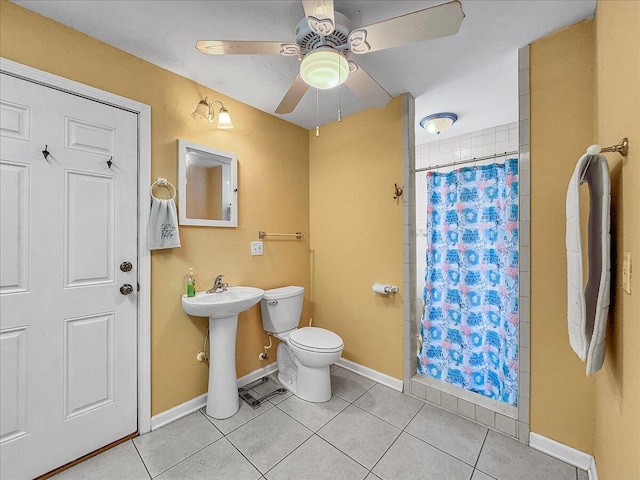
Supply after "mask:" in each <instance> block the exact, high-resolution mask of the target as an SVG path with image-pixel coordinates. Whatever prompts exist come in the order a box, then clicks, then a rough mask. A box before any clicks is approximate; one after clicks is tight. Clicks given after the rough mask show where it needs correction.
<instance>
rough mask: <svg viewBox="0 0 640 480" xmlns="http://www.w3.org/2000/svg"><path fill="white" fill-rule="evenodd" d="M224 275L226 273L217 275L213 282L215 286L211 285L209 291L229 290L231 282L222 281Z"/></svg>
mask: <svg viewBox="0 0 640 480" xmlns="http://www.w3.org/2000/svg"><path fill="white" fill-rule="evenodd" d="M222 277H224V275H218V276H217V277H216V279H215V281H214V282H213V287H211V290H207V293H220V292H226V291H227V287H228V286H229V284H228V283H222Z"/></svg>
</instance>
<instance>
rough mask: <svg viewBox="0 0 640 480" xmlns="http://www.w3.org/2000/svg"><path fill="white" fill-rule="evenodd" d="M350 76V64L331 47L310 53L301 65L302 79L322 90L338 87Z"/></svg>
mask: <svg viewBox="0 0 640 480" xmlns="http://www.w3.org/2000/svg"><path fill="white" fill-rule="evenodd" d="M348 75H349V62H348V61H347V59H346V58H345V57H344V56H343V55H341V54H340V53H338V52H337V51H335V50H333V49H332V48H330V47H327V48H318V49H317V50H314V51H312V52H309V53H308V54H307V55H306V56H305V57H304V59H303V60H302V63H301V64H300V77H302V79H303V80H304V81H305V82H306V83H307V84H309V85H311V86H312V87H315V88H319V89H321V90H327V89H329V88H334V87H337V86H338V85H340V84H341V83H343V82H344V81H345V80H346V79H347V76H348Z"/></svg>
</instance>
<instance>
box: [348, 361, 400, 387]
mask: <svg viewBox="0 0 640 480" xmlns="http://www.w3.org/2000/svg"><path fill="white" fill-rule="evenodd" d="M336 365H338V366H340V367H342V368H344V369H346V370H351V371H352V372H354V373H357V374H358V375H362V376H363V377H366V378H368V379H370V380H374V381H376V382H378V383H381V384H382V385H385V386H387V387H389V388H393V389H394V390H397V391H398V392H402V390H403V388H404V382H403V381H402V380H398V379H397V378H394V377H391V376H389V375H387V374H385V373H382V372H378V371H377V370H373V369H371V368H369V367H365V366H364V365H360V364H359V363H355V362H352V361H351V360H347V359H344V358H342V357H340V358H339V359H338V361H337V362H336Z"/></svg>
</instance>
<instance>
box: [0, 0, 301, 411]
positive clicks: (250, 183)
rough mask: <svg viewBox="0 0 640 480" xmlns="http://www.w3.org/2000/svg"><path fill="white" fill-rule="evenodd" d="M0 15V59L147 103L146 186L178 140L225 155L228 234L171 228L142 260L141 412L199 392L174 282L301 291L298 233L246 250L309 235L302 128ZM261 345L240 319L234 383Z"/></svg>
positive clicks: (43, 22) (167, 168) (65, 33)
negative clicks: (167, 245) (200, 106)
mask: <svg viewBox="0 0 640 480" xmlns="http://www.w3.org/2000/svg"><path fill="white" fill-rule="evenodd" d="M0 9H1V10H0V22H1V23H0V35H1V36H0V55H1V56H2V57H5V58H8V59H10V60H14V61H17V62H20V63H23V64H26V65H29V66H32V67H35V68H38V69H41V70H44V71H47V72H51V73H53V74H56V75H60V76H62V77H66V78H69V79H72V80H75V81H78V82H82V83H84V84H87V85H91V86H93V87H96V88H100V89H103V90H106V91H108V92H113V93H115V94H118V95H122V96H124V97H127V98H131V99H133V100H137V101H139V102H142V103H146V104H148V105H150V106H151V115H152V117H151V128H152V130H151V158H152V165H151V175H152V178H154V179H155V178H157V177H159V176H161V177H165V178H167V179H169V180H170V181H171V182H172V183H176V177H177V147H176V139H178V138H182V139H185V140H189V141H191V142H196V143H200V144H203V145H208V146H211V147H214V148H218V149H220V150H225V151H232V152H236V153H237V155H238V182H239V199H238V201H239V225H240V226H239V228H236V229H227V228H206V227H181V228H180V237H181V241H182V248H178V249H173V250H163V251H157V252H153V254H152V258H151V268H152V279H151V282H152V289H151V290H152V291H151V355H152V361H151V373H152V414H157V413H159V412H162V411H164V410H166V409H168V408H171V407H173V406H175V405H178V404H180V403H182V402H185V401H187V400H190V399H192V398H194V397H196V396H198V395H200V394H202V393H204V392H206V390H207V372H208V370H207V366H206V365H205V364H201V363H198V362H197V361H196V354H197V353H198V351H200V350H201V349H202V343H203V336H204V333H205V330H206V322H207V320H206V319H203V318H197V317H188V316H187V315H185V314H184V313H183V312H182V309H181V306H180V296H181V294H182V293H183V290H184V276H185V275H186V273H187V270H188V268H189V267H195V269H196V277H197V280H198V288H199V289H203V288H208V287H209V286H210V285H211V284H212V283H213V279H214V277H215V276H216V275H217V274H218V273H224V274H226V277H225V281H227V282H228V283H229V284H231V285H252V286H256V287H261V288H265V289H266V288H273V287H277V286H283V285H290V284H294V285H302V286H305V287H307V288H308V286H309V242H308V236H305V239H304V240H302V241H285V242H275V241H273V242H269V241H266V242H265V247H264V250H265V254H264V256H262V257H251V256H250V247H249V243H250V241H251V240H256V239H257V233H258V230H266V231H276V232H280V231H282V232H295V231H301V232H303V233H305V234H306V233H308V232H309V211H308V209H309V200H308V189H309V187H308V179H309V169H308V134H307V131H306V130H304V129H302V128H300V127H297V126H294V125H292V124H290V123H287V122H285V121H283V120H280V119H278V118H276V117H274V116H272V115H268V114H266V113H263V112H261V111H259V110H256V109H254V108H251V107H249V106H247V105H244V104H242V103H240V102H237V101H235V100H233V99H231V98H228V97H225V96H223V95H220V94H218V93H216V92H213V91H211V90H209V89H207V88H205V87H203V86H202V85H199V84H197V83H194V82H192V81H190V80H188V79H186V78H184V77H181V76H178V75H175V74H173V73H171V72H169V71H167V70H163V69H162V68H159V67H157V66H154V65H152V64H150V63H148V62H145V61H143V60H141V59H139V58H137V57H134V56H132V55H129V54H127V53H124V52H123V51H121V50H118V49H116V48H113V47H111V46H108V45H106V44H104V43H102V42H99V41H98V40H95V39H93V38H91V37H89V36H87V35H84V34H82V33H79V32H78V31H76V30H73V29H71V28H68V27H65V26H63V25H61V24H59V23H57V22H54V21H52V20H49V19H47V18H45V17H42V16H40V15H37V14H35V13H33V12H30V11H28V10H26V9H24V8H22V7H19V6H17V5H15V4H12V3H7V2H5V1H2V2H0ZM202 61H203V62H206V61H207V59H206V58H204V57H203V59H202ZM205 95H208V96H209V98H210V99H220V100H222V101H223V102H224V104H225V106H226V107H227V108H228V110H229V112H230V113H231V115H232V117H233V123H234V126H235V128H234V129H233V130H215V129H213V128H211V127H210V126H209V125H203V124H200V123H198V122H195V121H193V120H192V119H191V117H190V114H191V112H192V111H193V110H194V108H195V106H196V104H197V102H198V101H199V100H200V99H202V98H204V96H205ZM307 303H308V302H307ZM306 308H307V307H305V309H306ZM305 315H308V313H305ZM265 340H266V335H265V334H264V332H263V330H262V323H261V319H260V315H259V308H258V307H257V306H256V307H254V308H252V309H251V310H249V311H248V312H246V313H244V314H241V315H240V318H239V326H238V343H237V352H238V353H237V373H238V375H239V376H242V375H245V374H247V373H249V372H251V371H253V370H255V369H257V368H259V367H261V366H264V363H261V362H260V361H259V360H258V353H260V352H261V351H262V345H263V344H264V342H265ZM272 358H275V355H272Z"/></svg>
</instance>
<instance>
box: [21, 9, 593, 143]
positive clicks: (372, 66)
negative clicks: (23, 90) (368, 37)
mask: <svg viewBox="0 0 640 480" xmlns="http://www.w3.org/2000/svg"><path fill="white" fill-rule="evenodd" d="M14 2H15V3H17V4H19V5H22V6H23V7H26V8H28V9H30V10H33V11H36V12H38V13H40V14H42V15H45V16H47V17H50V18H52V19H54V20H56V21H58V22H60V23H63V24H65V25H68V26H70V27H72V28H75V29H76V30H79V31H81V32H83V33H86V34H88V35H90V36H92V37H95V38H97V39H99V40H102V41H103V42H106V43H108V44H110V45H113V46H115V47H117V48H120V49H122V50H124V51H126V52H129V53H131V54H133V55H135V56H137V57H140V58H143V59H145V60H147V61H149V62H151V63H154V64H156V65H158V66H160V67H163V68H165V69H167V70H170V71H172V72H175V73H177V74H179V75H182V76H184V77H187V78H190V79H193V80H195V81H196V82H198V83H200V84H202V85H205V86H207V87H210V88H212V89H214V90H216V91H218V92H221V93H223V94H225V95H228V96H230V97H232V98H235V99H237V100H240V101H242V102H244V103H247V104H249V105H252V106H254V107H256V108H258V109H260V110H263V111H265V112H268V113H272V114H273V112H274V111H275V109H276V107H277V106H278V104H279V103H280V100H281V99H282V97H283V96H284V94H285V92H286V91H287V90H288V88H289V85H290V84H291V82H292V80H293V79H294V78H295V76H296V74H297V71H298V68H299V65H298V61H297V60H296V59H295V57H283V56H279V55H235V56H234V55H224V56H222V55H203V54H201V53H200V52H199V51H197V50H196V49H195V43H196V41H197V40H270V41H283V42H294V41H295V39H294V29H295V26H296V25H297V23H298V22H299V21H300V19H301V18H302V17H303V16H304V11H303V8H302V4H301V2H300V1H299V0H278V1H271V0H257V1H244V0H235V1H206V0H162V1H153V0H99V1H96V0H48V1H42V0H14ZM461 2H462V8H463V10H464V13H465V19H464V20H463V22H462V26H461V28H460V31H459V32H458V33H457V34H456V35H453V36H449V37H443V38H437V39H434V40H429V41H424V42H420V43H415V44H412V45H406V46H402V47H396V48H392V49H388V50H382V51H378V52H372V53H369V54H365V55H360V56H358V57H357V61H358V63H359V64H360V65H361V66H362V67H363V68H364V69H365V70H366V71H367V72H369V74H370V75H371V76H373V77H374V78H375V79H376V80H377V81H378V83H380V84H381V85H382V86H383V87H384V88H385V89H386V90H387V91H388V92H389V93H390V94H391V95H392V96H397V95H399V94H401V93H403V92H410V93H411V94H413V96H414V97H416V143H417V144H421V143H426V142H429V141H433V140H435V137H433V136H432V135H430V134H427V133H426V132H424V130H422V129H421V128H420V127H419V125H418V122H419V120H420V119H421V118H422V117H424V116H426V115H429V114H431V113H436V112H441V111H450V112H454V113H456V114H458V116H459V120H458V122H457V123H456V124H455V125H454V127H452V128H451V129H450V130H449V131H448V132H447V133H444V134H442V135H440V138H445V137H447V136H455V135H461V134H463V133H468V132H471V131H474V130H479V129H483V128H488V127H492V126H496V125H501V124H505V123H510V122H514V121H516V120H517V119H518V97H517V95H518V85H517V82H518V58H517V57H518V49H519V48H520V47H522V46H524V45H527V44H528V43H531V42H533V41H534V40H536V39H538V38H540V37H543V36H545V35H547V34H548V33H551V32H553V31H555V30H558V29H560V28H562V27H564V26H568V25H571V24H573V23H576V22H578V21H580V20H583V19H586V18H593V16H594V14H595V9H596V0H461ZM334 3H335V8H336V10H338V11H340V12H342V13H344V14H345V15H346V16H347V17H349V18H350V19H351V21H352V23H353V26H354V28H355V27H358V26H364V25H369V24H371V23H375V22H379V21H382V20H385V19H388V18H392V17H396V16H399V15H404V14H407V13H410V12H414V11H416V10H421V9H424V8H427V7H431V6H434V5H438V4H441V3H444V2H443V1H442V0H440V1H438V0H436V1H434V0H394V1H382V0H335V2H334ZM340 90H341V96H342V99H341V101H342V114H343V116H346V115H349V114H352V113H355V112H358V111H360V110H363V109H365V108H367V107H366V105H365V104H364V103H363V102H362V100H360V99H359V98H358V97H357V96H356V95H355V94H353V93H352V92H351V91H350V90H349V89H348V88H346V87H341V89H340ZM198 100H200V99H199V98H194V99H193V106H194V108H195V105H196V104H197V102H198ZM318 100H319V109H318V111H317V110H316V91H315V90H313V89H310V90H309V91H308V92H307V94H306V95H305V96H304V98H303V99H302V101H301V102H300V103H299V104H298V106H297V107H296V109H295V110H294V111H293V113H290V114H287V115H277V116H280V117H281V118H284V119H285V120H287V121H289V122H292V123H294V124H296V125H300V126H302V127H304V128H306V129H311V128H314V127H315V125H316V123H319V124H320V125H322V124H324V123H328V122H331V121H334V120H336V116H337V109H338V100H339V99H338V89H333V90H328V91H320V92H319V95H318ZM230 113H231V115H232V117H233V111H231V112H230ZM274 115H275V114H274Z"/></svg>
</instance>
